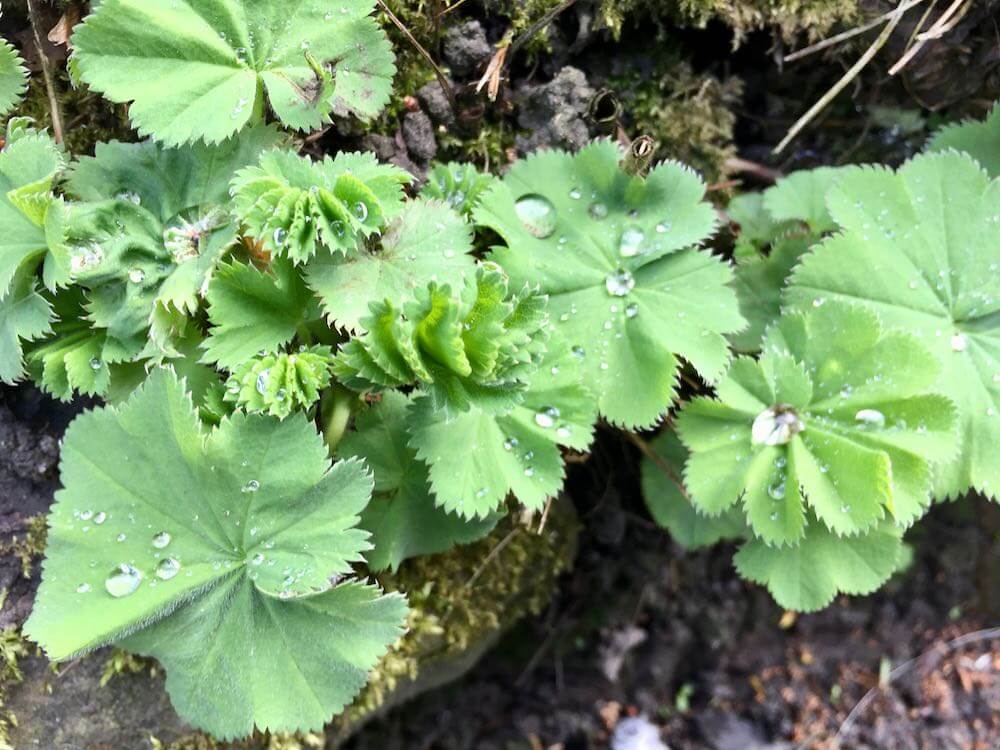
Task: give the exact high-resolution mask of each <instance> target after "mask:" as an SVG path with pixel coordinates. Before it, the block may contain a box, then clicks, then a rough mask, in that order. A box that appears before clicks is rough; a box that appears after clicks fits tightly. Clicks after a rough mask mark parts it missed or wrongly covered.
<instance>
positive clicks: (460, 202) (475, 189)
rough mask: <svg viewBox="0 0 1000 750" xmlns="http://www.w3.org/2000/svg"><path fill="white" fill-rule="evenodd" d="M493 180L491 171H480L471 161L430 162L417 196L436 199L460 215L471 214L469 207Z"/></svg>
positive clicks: (479, 197) (471, 208) (470, 207)
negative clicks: (467, 162)
mask: <svg viewBox="0 0 1000 750" xmlns="http://www.w3.org/2000/svg"><path fill="white" fill-rule="evenodd" d="M495 179H496V178H495V177H493V175H491V174H484V173H483V172H480V171H479V170H478V169H476V167H475V165H473V164H460V163H458V162H449V163H447V164H433V165H432V166H431V168H430V171H428V173H427V182H426V184H424V187H423V188H422V189H421V191H420V195H421V196H423V197H424V198H428V199H432V200H440V201H441V202H443V203H445V204H446V205H448V206H450V207H451V208H453V209H454V210H455V211H457V212H458V213H460V214H462V215H463V216H472V211H473V209H475V208H476V206H478V205H479V201H480V199H481V198H482V197H483V194H484V193H485V192H486V191H487V190H488V189H489V187H490V186H491V185H492V184H493V181H494V180H495Z"/></svg>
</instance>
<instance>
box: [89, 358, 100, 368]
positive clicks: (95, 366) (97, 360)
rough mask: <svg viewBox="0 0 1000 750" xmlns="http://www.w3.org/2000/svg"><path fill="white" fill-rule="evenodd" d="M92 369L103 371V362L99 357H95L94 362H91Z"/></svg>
mask: <svg viewBox="0 0 1000 750" xmlns="http://www.w3.org/2000/svg"><path fill="white" fill-rule="evenodd" d="M90 369H91V370H100V369H101V360H99V359H98V358H97V357H94V358H93V359H92V360H90Z"/></svg>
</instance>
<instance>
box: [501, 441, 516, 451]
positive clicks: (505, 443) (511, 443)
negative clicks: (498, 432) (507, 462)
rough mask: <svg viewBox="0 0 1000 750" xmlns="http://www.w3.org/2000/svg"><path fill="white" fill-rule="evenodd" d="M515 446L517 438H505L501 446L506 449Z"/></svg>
mask: <svg viewBox="0 0 1000 750" xmlns="http://www.w3.org/2000/svg"><path fill="white" fill-rule="evenodd" d="M516 447H517V438H507V439H506V440H504V441H503V448H504V450H507V451H512V450H514V449H515V448H516Z"/></svg>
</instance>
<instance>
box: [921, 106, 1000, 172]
mask: <svg viewBox="0 0 1000 750" xmlns="http://www.w3.org/2000/svg"><path fill="white" fill-rule="evenodd" d="M950 148H953V149H955V150H956V151H964V152H965V153H967V154H968V155H969V156H971V157H972V158H973V159H975V160H976V161H978V162H979V164H980V165H981V166H982V168H983V169H985V170H986V171H987V172H988V173H989V175H990V177H993V178H996V177H1000V106H997V105H994V106H993V109H992V110H991V111H990V114H989V116H988V117H987V118H986V119H985V120H984V121H982V122H978V121H976V120H970V121H967V122H963V123H959V124H957V125H947V126H945V127H943V128H941V129H940V130H939V131H938V132H937V133H935V134H934V137H933V138H932V139H931V142H930V144H928V146H927V150H928V151H947V150H948V149H950Z"/></svg>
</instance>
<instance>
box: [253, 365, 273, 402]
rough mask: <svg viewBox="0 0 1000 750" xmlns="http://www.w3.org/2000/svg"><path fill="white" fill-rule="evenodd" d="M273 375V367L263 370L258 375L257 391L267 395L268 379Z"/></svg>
mask: <svg viewBox="0 0 1000 750" xmlns="http://www.w3.org/2000/svg"><path fill="white" fill-rule="evenodd" d="M270 377H271V369H270V368H268V369H266V370H261V371H260V374H259V375H258V376H257V383H256V388H257V393H259V394H260V395H261V396H265V395H267V381H268V379H269V378H270Z"/></svg>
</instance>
